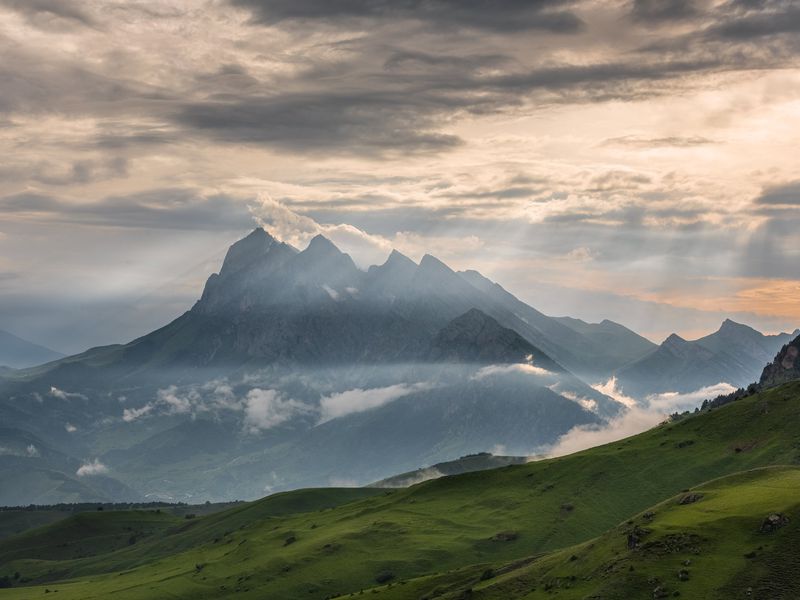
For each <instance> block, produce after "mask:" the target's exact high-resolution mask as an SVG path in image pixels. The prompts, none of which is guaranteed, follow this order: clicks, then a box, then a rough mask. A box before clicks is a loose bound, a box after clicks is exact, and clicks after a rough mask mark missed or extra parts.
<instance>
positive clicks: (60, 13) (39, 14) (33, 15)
mask: <svg viewBox="0 0 800 600" xmlns="http://www.w3.org/2000/svg"><path fill="white" fill-rule="evenodd" d="M0 6H5V7H7V8H10V9H12V10H14V11H17V12H19V13H21V14H23V15H25V17H27V18H28V20H29V21H31V22H32V23H34V24H41V19H42V18H44V19H52V18H56V19H61V20H64V21H69V22H72V23H77V24H81V25H86V26H89V27H92V26H94V25H95V21H94V19H93V18H92V17H91V16H90V15H89V14H88V13H87V12H86V11H84V10H82V9H81V6H80V3H78V2H74V1H73V0H0Z"/></svg>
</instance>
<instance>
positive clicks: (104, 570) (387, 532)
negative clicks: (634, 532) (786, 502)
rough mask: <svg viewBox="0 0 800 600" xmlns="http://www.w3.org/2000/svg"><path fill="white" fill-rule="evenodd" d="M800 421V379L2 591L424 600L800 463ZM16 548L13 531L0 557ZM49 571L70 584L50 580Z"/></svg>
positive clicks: (254, 516)
mask: <svg viewBox="0 0 800 600" xmlns="http://www.w3.org/2000/svg"><path fill="white" fill-rule="evenodd" d="M798 425H800V384H798V383H793V384H789V385H786V386H783V387H780V388H775V389H772V390H769V391H767V392H764V393H762V394H759V395H756V396H752V397H749V398H745V399H743V400H740V401H738V402H735V403H732V404H729V405H727V406H725V407H723V408H721V409H717V410H713V411H710V412H705V413H702V414H700V415H698V416H695V417H691V418H688V419H685V420H683V421H681V422H678V423H672V424H668V425H662V426H660V427H657V428H655V429H653V430H651V431H649V432H646V433H644V434H641V435H638V436H635V437H632V438H629V439H627V440H624V441H621V442H618V443H612V444H608V445H606V446H602V447H599V448H595V449H592V450H588V451H585V452H581V453H578V454H575V455H572V456H568V457H564V458H560V459H554V460H547V461H541V462H536V463H530V464H527V465H521V466H511V467H506V468H502V469H497V470H492V471H484V472H480V473H470V474H465V475H461V476H456V477H449V478H444V479H439V480H436V481H431V482H427V483H424V484H421V485H418V486H415V487H413V488H409V489H407V490H397V491H384V490H378V492H379V494H378V495H376V496H372V497H369V498H364V499H360V500H355V501H352V502H349V503H346V504H342V505H339V506H338V507H336V508H333V509H324V510H319V505H317V506H314V503H313V502H312V503H310V504H309V505H308V506H307V509H308V510H309V511H310V512H304V513H301V514H293V515H289V514H285V513H283V516H281V515H280V514H278V515H276V514H275V513H274V511H272V512H271V510H270V509H269V507H270V506H271V505H272V504H273V503H275V502H278V501H280V502H283V503H284V504H286V506H287V510H298V509H297V508H294V507H295V504H296V503H297V502H298V501H299V498H302V494H304V493H308V492H298V493H297V494H299V495H298V496H297V497H296V498H294V499H293V498H292V497H291V496H278V497H273V498H267V499H265V500H262V501H259V502H254V503H251V504H247V505H244V506H242V507H239V508H236V509H232V510H230V511H225V512H222V513H218V514H215V515H212V516H210V517H205V518H202V519H196V520H195V521H193V522H191V523H188V524H184V525H182V526H180V527H178V528H174V529H173V530H170V531H169V532H168V533H166V534H161V535H158V536H154V537H153V538H152V539H149V540H145V541H143V542H142V543H137V544H134V545H133V546H131V547H127V548H123V549H120V550H117V551H115V552H111V553H107V554H103V555H99V556H96V557H89V558H84V559H77V560H70V561H56V562H52V561H42V560H39V559H37V558H36V556H30V557H29V558H26V559H17V560H15V561H13V562H11V563H10V564H5V565H3V566H1V567H0V576H2V575H3V574H5V573H13V572H14V571H20V572H22V573H24V575H25V576H26V577H29V578H31V579H33V580H34V581H32V582H31V583H34V582H37V583H39V587H38V589H36V588H30V587H29V588H27V589H26V588H19V589H10V590H2V591H0V598H28V597H32V596H36V595H38V594H39V593H41V592H43V591H44V588H49V589H51V590H52V589H58V590H59V596H58V597H59V598H81V599H84V598H104V597H108V596H109V595H110V594H112V593H113V594H114V597H115V598H123V599H124V598H152V597H156V596H160V597H175V598H189V597H191V598H219V597H227V596H228V595H232V596H235V597H243V598H247V597H250V598H262V597H276V598H287V599H288V598H326V597H330V596H331V595H333V594H347V593H350V592H356V593H357V592H359V591H360V590H361V589H368V588H374V587H375V586H376V585H377V584H378V583H380V582H383V583H387V582H393V584H394V585H393V588H392V589H393V590H394V592H393V593H396V592H398V591H399V592H400V593H401V595H400V596H399V597H409V598H417V597H420V596H419V595H418V594H417V593H416V592H413V588H414V587H415V585H412V583H407V584H406V585H402V584H401V583H400V582H401V581H404V580H408V579H412V578H419V577H421V576H435V575H436V574H437V573H438V574H442V573H445V572H447V571H449V570H452V569H466V573H467V574H468V575H469V576H472V575H474V572H475V570H476V569H481V570H483V569H485V568H488V567H487V566H494V567H497V566H500V565H503V564H507V563H509V562H512V561H515V560H522V559H525V557H530V556H533V555H537V554H540V553H543V552H547V551H552V550H555V549H558V548H565V547H569V546H573V545H575V544H580V543H583V542H586V541H587V540H591V539H592V538H595V537H597V536H600V535H602V534H603V533H604V532H606V531H608V530H609V529H610V528H613V527H616V526H618V524H619V523H621V522H623V521H625V520H626V519H628V518H629V517H630V516H631V515H636V514H638V513H640V512H642V511H645V510H647V509H648V507H651V506H653V505H656V504H658V503H659V502H662V501H663V500H664V499H666V498H671V497H673V496H675V495H676V494H680V493H681V491H682V490H684V489H688V488H691V487H693V486H697V485H700V484H702V483H704V482H707V481H710V480H713V479H715V478H718V477H721V476H725V475H729V474H732V473H736V472H738V471H745V470H749V469H753V468H756V467H762V466H768V465H785V464H793V463H796V462H798V459H800V448H798V447H796V446H797V434H796V432H797V430H798ZM798 489H800V488H798ZM310 492H311V493H323V492H324V490H322V491H316V490H312V491H310ZM373 493H374V491H373ZM798 497H800V495H798ZM276 498H277V499H281V498H283V500H276ZM323 506H324V504H323ZM700 507H701V503H698V508H700ZM692 510H694V509H692ZM764 510H773V509H772V508H766V507H765V508H764ZM759 511H760V512H763V510H762V509H761V508H759ZM760 512H759V513H758V514H759V515H760ZM723 516H724V515H723ZM663 522H664V523H667V522H668V521H666V520H665V521H663ZM656 523H659V524H660V521H659V520H658V518H657V519H656V520H655V521H654V526H655V524H656ZM16 543H17V541H16V539H15V538H11V539H9V540H7V541H6V542H4V543H2V544H0V551H2V552H9V551H11V550H10V549H13V548H14V546H15V544H16ZM587 560H588V559H587ZM597 560H600V559H599V558H598V559H597ZM573 562H575V561H573ZM470 565H479V566H477V567H470ZM665 568H666V567H665ZM669 568H672V567H669ZM54 576H57V577H58V578H61V579H68V578H69V579H71V580H73V581H72V582H71V583H65V582H58V583H55V582H54V580H53V579H49V578H50V577H54ZM465 577H466V578H467V579H468V577H467V575H465ZM464 580H466V579H464ZM459 581H462V580H461V579H459ZM493 583H498V582H496V581H495V582H493ZM654 587H655V586H654ZM395 588H398V589H397V590H395ZM401 588H402V589H405V588H407V589H408V590H409V592H408V595H402V594H403V593H404V592H403V591H402V589H401ZM412 592H413V593H412ZM651 592H652V590H651ZM526 593H528V592H527V591H526ZM498 597H500V596H498ZM651 597H652V596H651ZM690 597H691V596H690Z"/></svg>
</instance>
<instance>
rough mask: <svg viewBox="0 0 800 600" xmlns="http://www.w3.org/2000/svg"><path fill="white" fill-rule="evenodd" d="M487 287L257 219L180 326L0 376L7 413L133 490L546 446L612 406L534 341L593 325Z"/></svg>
mask: <svg viewBox="0 0 800 600" xmlns="http://www.w3.org/2000/svg"><path fill="white" fill-rule="evenodd" d="M471 281H472V282H475V285H473V283H471ZM487 281H488V280H485V281H484V280H483V279H480V276H479V275H477V274H472V275H465V274H463V273H456V272H455V271H453V270H452V269H450V268H449V267H448V266H447V265H446V264H444V263H443V262H442V261H440V260H438V259H437V258H435V257H433V256H430V255H425V256H424V257H423V258H422V260H421V261H420V262H419V264H417V263H415V262H414V261H412V260H410V259H409V258H407V257H405V256H403V255H402V254H400V253H399V252H396V251H395V252H392V253H391V254H390V256H389V257H388V258H387V260H386V261H385V263H384V264H382V265H377V266H373V267H371V268H370V269H368V270H367V271H362V270H360V269H358V268H357V267H356V265H355V264H354V263H353V261H352V259H351V258H350V257H349V256H348V255H347V254H345V253H343V252H341V251H340V250H339V249H338V248H337V247H336V246H335V245H334V244H333V243H331V242H330V241H329V240H327V239H326V238H324V237H323V236H316V237H315V238H313V239H312V240H311V241H310V243H309V244H308V246H307V247H306V248H305V249H303V250H298V249H296V248H294V247H292V246H290V245H288V244H285V243H283V242H280V241H278V240H276V239H275V238H274V237H272V236H271V235H270V234H269V233H267V232H266V231H264V230H263V229H261V228H259V229H256V230H254V231H253V232H252V233H250V234H249V235H248V236H246V237H245V238H243V239H241V240H239V241H238V242H236V243H234V244H233V245H232V246H231V247H230V248H229V250H228V252H227V254H226V256H225V259H224V261H223V263H222V265H221V268H220V269H219V272H218V273H215V274H212V275H211V276H210V277H209V278H208V280H207V282H206V285H205V287H204V289H203V292H202V295H201V296H200V298H199V300H198V301H197V302H196V303H195V304H194V306H192V307H191V309H190V310H188V311H187V312H185V313H184V314H183V315H181V316H180V317H178V318H177V319H175V320H174V321H173V322H171V323H169V324H167V325H165V326H164V327H162V328H160V329H158V330H156V331H153V332H151V333H149V334H147V335H144V336H142V337H140V338H138V339H136V340H133V341H131V342H129V343H127V344H118V345H113V346H106V347H100V348H93V349H90V350H88V351H86V352H84V353H82V354H79V355H76V356H70V357H66V358H63V359H60V360H57V361H55V362H52V363H48V364H46V365H41V366H38V367H35V368H30V369H23V370H18V371H11V372H8V373H5V374H4V375H3V376H2V378H0V419H2V421H3V423H5V424H7V425H8V426H9V427H13V428H15V429H18V430H21V431H26V432H29V433H30V434H32V435H35V436H37V437H38V438H39V439H41V440H43V441H45V442H46V443H47V444H48V445H49V446H50V447H52V448H54V449H56V450H58V451H59V452H61V453H62V454H64V455H65V456H68V457H72V459H73V460H75V461H78V462H79V463H83V462H91V461H94V460H99V461H100V462H101V463H102V464H103V465H104V466H105V467H106V469H107V470H108V474H107V475H108V476H109V477H112V478H114V479H115V480H119V481H121V482H123V483H124V485H126V486H129V487H130V488H131V489H132V490H133V493H134V494H136V495H137V496H143V497H147V498H151V499H160V500H167V501H177V500H180V501H186V502H196V501H198V500H215V501H217V500H219V501H223V500H230V499H237V498H255V497H259V496H261V495H263V494H264V493H265V491H273V490H282V489H291V488H295V487H298V486H318V485H327V484H329V483H330V482H331V481H348V482H355V483H358V484H366V483H369V482H371V481H375V480H378V479H381V478H384V477H386V476H389V475H392V474H394V473H398V472H405V471H410V470H413V469H415V468H417V467H418V466H419V465H421V464H433V463H438V462H443V461H448V460H453V459H455V458H457V457H459V456H463V455H465V454H471V453H477V452H485V451H490V450H493V449H495V448H501V447H505V448H506V451H508V452H513V453H515V454H519V455H528V454H534V453H539V452H541V451H542V449H543V448H545V447H547V446H548V445H551V444H553V443H555V442H556V441H557V440H558V438H559V437H560V436H561V435H563V434H565V433H566V432H567V431H569V430H570V429H572V428H573V427H576V426H599V425H600V424H602V423H603V422H605V421H607V420H608V419H611V418H614V417H615V416H617V415H618V414H619V413H620V412H621V411H622V410H623V406H622V405H621V404H619V403H618V402H616V401H614V400H613V399H611V398H609V397H608V396H605V395H604V394H603V393H601V392H598V391H596V390H595V389H593V388H592V387H590V386H589V385H587V384H586V383H584V382H583V381H582V380H581V379H579V378H578V377H576V376H575V375H574V374H572V373H571V372H570V370H569V369H568V368H566V367H565V366H563V365H562V364H561V363H560V362H559V361H558V360H556V359H554V358H552V357H551V355H550V354H549V353H548V351H547V350H545V349H544V348H543V347H542V346H540V345H539V342H541V343H542V344H545V345H547V346H548V347H553V348H556V349H559V348H561V346H558V345H557V344H554V343H553V341H552V339H551V338H552V337H553V336H555V335H560V333H564V334H565V335H568V336H570V337H571V339H573V342H574V344H576V345H578V346H587V347H589V346H591V344H592V342H591V341H589V340H588V338H584V337H583V336H582V335H581V334H580V333H577V332H575V331H573V330H572V329H570V328H568V327H566V326H564V325H562V324H560V323H558V322H557V321H555V320H552V319H550V318H549V317H545V316H544V315H541V317H540V318H539V320H538V321H536V323H537V324H536V325H533V324H531V323H532V322H533V321H531V319H532V317H531V314H532V313H533V312H535V311H533V309H530V308H528V312H525V311H524V310H523V308H522V307H524V306H525V305H522V303H520V302H519V301H517V300H516V299H513V296H510V294H507V293H506V292H502V293H501V294H500V295H498V292H497V291H496V290H495V289H494V288H492V290H493V291H491V293H489V292H487V291H486V290H484V289H483V287H485V285H488V284H486V282H487ZM492 285H494V284H492ZM476 286H477V287H476ZM512 299H513V300H512ZM537 314H540V313H537ZM526 315H527V316H526ZM529 317H530V318H529ZM540 327H541V328H544V329H541V328H540ZM544 330H546V331H547V333H546V334H545V332H544ZM598 352H599V350H598ZM563 355H564V356H567V355H569V353H568V352H566V351H565V352H563ZM567 357H568V356H567ZM70 469H72V467H70ZM63 474H64V475H66V476H70V477H71V476H72V475H74V469H73V470H72V471H71V472H70V470H69V469H67V470H64V471H63ZM20 493H24V490H23V491H21V492H20Z"/></svg>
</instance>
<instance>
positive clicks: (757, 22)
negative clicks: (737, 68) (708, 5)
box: [704, 0, 800, 42]
mask: <svg viewBox="0 0 800 600" xmlns="http://www.w3.org/2000/svg"><path fill="white" fill-rule="evenodd" d="M717 17H718V22H717V23H715V24H714V25H712V26H711V27H709V28H708V29H707V30H706V31H705V34H704V35H705V37H706V38H709V39H718V40H726V41H729V42H748V41H754V40H758V39H760V38H764V37H769V36H775V35H780V34H787V33H797V32H798V31H800V6H798V5H797V3H796V2H793V1H791V0H789V1H787V0H764V1H754V0H745V1H742V0H733V1H732V2H729V3H727V4H724V5H722V6H721V7H720V8H719V9H718V10H717Z"/></svg>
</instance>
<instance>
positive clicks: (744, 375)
mask: <svg viewBox="0 0 800 600" xmlns="http://www.w3.org/2000/svg"><path fill="white" fill-rule="evenodd" d="M791 338H792V336H791V335H790V334H787V333H782V334H779V335H764V334H762V333H760V332H758V331H756V330H754V329H752V328H750V327H748V326H746V325H741V324H739V323H735V322H733V321H731V320H726V321H725V322H724V323H723V324H722V326H721V327H720V329H719V330H718V331H716V332H714V333H713V334H711V335H708V336H706V337H703V338H700V339H698V340H695V341H687V340H685V339H683V338H681V337H680V336H678V335H676V334H672V335H671V336H669V337H668V338H667V339H666V340H665V341H664V342H663V343H662V344H661V345H660V346H659V347H658V348H656V349H655V350H654V351H653V352H651V353H650V354H648V355H646V356H644V357H643V358H641V359H639V360H637V361H635V362H632V363H630V364H628V365H626V366H625V367H623V368H621V369H620V370H619V371H617V373H616V377H617V381H618V383H619V384H620V385H621V387H622V389H623V391H624V392H625V393H626V394H628V395H631V396H634V397H637V398H644V397H645V396H647V395H649V394H657V393H665V392H692V391H695V390H698V389H700V388H703V387H707V386H711V385H715V384H717V383H729V384H731V385H733V386H734V387H746V386H747V385H748V384H749V383H751V382H753V381H756V380H758V378H759V375H760V374H761V371H762V369H763V366H764V364H766V363H768V362H769V361H770V360H772V357H773V356H774V355H775V353H776V352H777V351H778V350H779V349H780V348H781V346H782V345H783V344H785V343H787V342H788V341H789V340H790V339H791Z"/></svg>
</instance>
